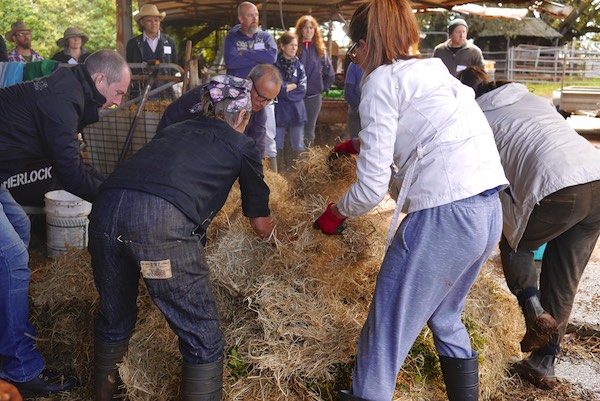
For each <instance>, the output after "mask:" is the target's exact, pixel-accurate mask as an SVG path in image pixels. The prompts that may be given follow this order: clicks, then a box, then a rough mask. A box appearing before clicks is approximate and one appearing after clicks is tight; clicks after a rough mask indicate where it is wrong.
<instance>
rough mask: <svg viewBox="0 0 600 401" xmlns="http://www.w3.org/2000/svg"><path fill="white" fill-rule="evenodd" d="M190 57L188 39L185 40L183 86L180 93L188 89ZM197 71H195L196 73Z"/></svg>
mask: <svg viewBox="0 0 600 401" xmlns="http://www.w3.org/2000/svg"><path fill="white" fill-rule="evenodd" d="M191 58H192V41H191V40H188V41H186V42H185V62H184V64H183V88H182V93H185V92H187V91H188V90H190V80H191V79H192V77H191V72H190V60H191ZM197 72H198V71H196V73H197Z"/></svg>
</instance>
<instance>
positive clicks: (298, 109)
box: [275, 59, 307, 127]
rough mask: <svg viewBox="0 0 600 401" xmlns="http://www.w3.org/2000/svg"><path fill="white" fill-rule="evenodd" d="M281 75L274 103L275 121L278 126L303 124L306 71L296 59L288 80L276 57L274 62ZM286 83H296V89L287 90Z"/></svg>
mask: <svg viewBox="0 0 600 401" xmlns="http://www.w3.org/2000/svg"><path fill="white" fill-rule="evenodd" d="M275 65H276V66H277V68H279V71H280V72H281V76H282V77H283V78H284V79H283V82H282V83H281V90H280V91H279V95H277V99H278V100H279V101H278V102H277V103H276V104H275V122H276V124H277V126H278V127H289V126H293V125H303V124H305V123H306V119H307V117H306V107H305V106H304V101H303V99H304V95H305V94H306V73H305V72H304V66H303V65H302V63H301V62H300V60H298V61H296V66H295V67H296V68H295V70H294V74H293V76H292V78H291V79H290V80H289V81H286V80H285V72H284V71H283V68H282V67H281V60H280V59H277V63H276V64H275ZM287 84H296V85H297V87H296V89H294V90H292V91H289V92H288V91H287V90H286V88H287Z"/></svg>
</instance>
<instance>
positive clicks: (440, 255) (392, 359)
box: [352, 193, 502, 401]
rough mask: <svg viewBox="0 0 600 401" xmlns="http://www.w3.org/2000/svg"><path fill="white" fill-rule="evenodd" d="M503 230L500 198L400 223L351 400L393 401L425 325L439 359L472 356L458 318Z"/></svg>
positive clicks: (476, 199) (363, 338) (477, 199)
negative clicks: (404, 368) (397, 382)
mask: <svg viewBox="0 0 600 401" xmlns="http://www.w3.org/2000/svg"><path fill="white" fill-rule="evenodd" d="M501 229H502V211H501V205H500V200H499V198H498V194H497V193H494V194H493V195H490V196H483V195H477V196H473V197H470V198H467V199H463V200H459V201H455V202H452V203H449V204H446V205H442V206H438V207H435V208H431V209H426V210H421V211H418V212H414V213H410V214H408V215H407V216H406V217H405V218H404V220H402V223H401V224H400V227H399V228H398V230H397V232H396V235H395V237H394V240H393V242H392V244H391V245H390V248H389V249H388V251H387V253H386V255H385V258H384V260H383V263H382V265H381V269H380V271H379V275H378V277H377V283H376V286H375V294H374V296H373V300H372V302H371V306H370V309H369V315H368V317H367V321H366V322H365V324H364V326H363V329H362V331H361V333H360V337H359V340H358V353H357V356H356V365H355V367H354V376H353V380H352V392H353V394H354V395H356V396H358V397H361V398H364V399H366V400H377V401H383V400H391V399H392V396H393V394H394V389H395V387H396V380H397V376H398V372H399V371H400V368H401V367H402V364H403V363H404V359H405V358H406V355H407V354H408V352H409V351H410V348H411V346H412V344H413V343H414V341H415V340H416V338H417V336H418V335H419V333H420V332H421V330H422V328H423V326H424V325H425V324H427V325H428V326H429V327H430V328H431V331H432V332H433V337H434V343H435V347H436V349H437V351H438V353H439V354H440V355H444V356H448V357H451V358H470V357H471V356H472V355H473V354H472V349H471V343H470V339H469V335H468V333H467V330H466V329H465V326H464V325H463V323H462V321H461V314H462V312H463V308H464V304H465V300H466V297H467V294H468V292H469V289H470V288H471V286H472V285H473V283H474V282H475V279H476V278H477V275H478V274H479V270H480V268H481V266H482V265H483V263H484V262H485V261H486V259H487V258H488V256H489V255H490V253H491V252H492V251H493V250H494V248H495V247H496V246H497V244H498V240H499V238H500V231H501Z"/></svg>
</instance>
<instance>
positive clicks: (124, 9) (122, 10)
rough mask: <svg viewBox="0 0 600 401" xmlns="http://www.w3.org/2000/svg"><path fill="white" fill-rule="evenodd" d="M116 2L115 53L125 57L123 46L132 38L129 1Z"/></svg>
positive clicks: (119, 0) (120, 0)
mask: <svg viewBox="0 0 600 401" xmlns="http://www.w3.org/2000/svg"><path fill="white" fill-rule="evenodd" d="M116 2H117V38H116V39H117V52H118V53H119V54H120V55H121V56H123V57H125V46H126V45H127V41H128V40H129V39H131V37H132V36H133V29H132V27H131V14H132V8H131V0H116Z"/></svg>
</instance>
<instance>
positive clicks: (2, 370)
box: [0, 188, 45, 382]
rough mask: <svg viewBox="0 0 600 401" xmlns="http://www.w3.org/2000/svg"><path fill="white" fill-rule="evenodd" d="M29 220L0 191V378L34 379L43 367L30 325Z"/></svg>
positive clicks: (5, 192) (15, 204)
mask: <svg viewBox="0 0 600 401" xmlns="http://www.w3.org/2000/svg"><path fill="white" fill-rule="evenodd" d="M29 238H30V221H29V217H28V216H27V214H26V213H25V211H24V210H23V208H21V206H19V204H18V203H17V202H15V200H14V199H13V197H12V196H11V195H10V193H9V192H8V190H6V189H2V188H0V378H3V379H8V380H11V381H14V382H25V381H29V380H32V379H34V378H35V377H36V376H37V375H38V374H39V373H40V372H41V371H42V370H43V369H44V366H45V362H44V358H43V357H42V355H41V354H40V352H39V351H38V350H37V349H35V340H34V338H35V331H34V329H33V326H32V325H31V323H30V322H29V299H28V296H27V295H28V291H29V279H30V277H31V270H30V269H29V266H28V263H29V254H28V253H27V247H28V246H29Z"/></svg>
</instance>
